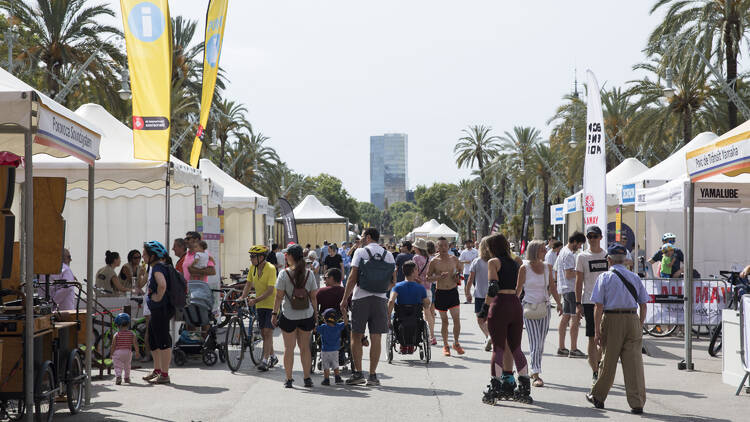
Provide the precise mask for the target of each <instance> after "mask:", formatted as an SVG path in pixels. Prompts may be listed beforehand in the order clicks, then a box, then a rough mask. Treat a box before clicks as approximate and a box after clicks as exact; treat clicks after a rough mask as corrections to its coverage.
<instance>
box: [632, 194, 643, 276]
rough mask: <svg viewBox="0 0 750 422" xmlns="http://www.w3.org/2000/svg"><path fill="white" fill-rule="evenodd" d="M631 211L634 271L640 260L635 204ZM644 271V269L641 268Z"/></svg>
mask: <svg viewBox="0 0 750 422" xmlns="http://www.w3.org/2000/svg"><path fill="white" fill-rule="evenodd" d="M633 213H634V214H635V227H634V228H633V236H634V237H635V239H634V240H635V244H634V245H633V252H635V254H634V255H635V262H633V264H634V265H635V272H636V273H637V272H638V266H639V263H640V262H641V261H640V258H639V257H640V251H639V249H638V211H636V210H635V205H633ZM643 271H644V273H645V271H646V269H645V268H644V269H643Z"/></svg>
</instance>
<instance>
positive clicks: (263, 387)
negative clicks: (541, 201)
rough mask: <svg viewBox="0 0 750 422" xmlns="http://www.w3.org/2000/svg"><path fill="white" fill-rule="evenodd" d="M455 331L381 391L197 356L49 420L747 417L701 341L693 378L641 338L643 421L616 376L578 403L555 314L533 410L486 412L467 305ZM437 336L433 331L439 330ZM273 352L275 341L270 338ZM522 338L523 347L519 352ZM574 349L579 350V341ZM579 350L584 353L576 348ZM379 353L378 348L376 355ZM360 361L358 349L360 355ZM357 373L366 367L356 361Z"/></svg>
mask: <svg viewBox="0 0 750 422" xmlns="http://www.w3.org/2000/svg"><path fill="white" fill-rule="evenodd" d="M461 312H462V324H463V332H464V333H465V334H464V335H463V337H462V339H461V343H462V344H463V346H464V348H465V349H466V355H464V356H451V357H443V356H442V353H441V351H440V350H439V349H433V351H434V353H433V358H434V361H433V362H431V363H430V364H429V366H425V365H424V364H423V363H421V362H420V361H419V360H418V358H419V356H417V355H416V354H415V355H412V356H406V357H402V356H399V355H396V356H395V358H394V361H393V364H390V365H389V364H388V363H382V362H381V364H380V366H379V368H378V376H379V377H380V379H381V382H382V386H380V387H375V388H370V387H364V386H357V387H344V386H341V387H339V386H336V387H323V386H320V385H319V384H320V381H321V380H322V376H321V375H315V376H314V377H313V380H314V382H315V387H314V388H312V389H304V388H302V387H301V384H302V373H301V371H299V370H298V369H299V360H298V359H296V361H295V365H297V367H296V368H295V369H297V370H295V374H294V378H295V381H296V384H295V386H296V387H295V389H293V390H288V389H284V388H283V387H282V381H283V380H284V374H283V369H281V368H277V369H273V370H271V371H270V372H267V373H264V374H260V373H258V372H257V371H256V370H255V369H254V368H252V367H251V364H250V362H249V361H250V359H249V358H247V355H246V359H245V361H246V363H245V364H244V365H243V366H244V368H243V369H242V370H241V371H239V372H238V373H236V374H232V373H230V372H229V371H228V369H227V368H226V366H224V365H222V364H221V363H218V364H217V365H216V366H214V367H212V368H207V367H205V366H204V365H203V364H202V362H200V360H194V361H192V362H189V363H188V365H187V366H186V367H184V368H176V369H172V370H171V371H170V375H171V377H172V380H173V383H172V384H171V385H169V386H165V385H160V386H151V385H147V384H146V383H145V382H143V381H141V380H140V377H141V376H142V375H144V374H145V373H146V372H147V370H146V369H141V370H136V371H134V372H135V373H134V374H133V379H134V380H137V382H136V383H135V384H134V385H131V386H125V385H123V386H115V385H114V379H113V378H112V379H109V380H106V381H96V382H95V383H94V397H93V400H92V403H93V404H92V406H91V407H90V408H88V409H86V410H85V411H84V413H82V414H81V415H79V416H76V417H70V416H68V412H67V408H64V405H63V404H59V405H58V411H57V414H56V417H57V418H59V419H60V420H75V421H76V422H77V421H101V420H110V421H115V420H122V421H239V420H248V419H252V420H261V421H285V420H292V419H297V420H317V419H322V418H326V419H327V420H358V421H360V420H361V421H369V420H377V421H383V420H393V419H394V418H399V419H401V420H420V421H421V420H427V419H429V420H435V421H439V420H446V421H463V420H487V421H489V420H495V418H498V417H503V418H504V419H506V420H526V421H528V420H530V418H536V419H543V420H544V421H545V422H547V421H554V420H586V419H591V420H604V419H607V420H618V421H619V420H642V419H643V418H648V419H649V420H657V421H674V422H677V421H686V420H700V421H739V420H747V417H748V416H747V415H748V413H747V409H748V408H750V407H749V406H750V397H748V396H747V395H745V394H743V395H741V396H739V397H735V396H734V388H733V387H731V386H729V385H725V384H722V383H721V360H720V359H718V358H710V357H709V356H708V353H707V352H706V341H705V340H704V341H699V342H697V343H696V345H695V349H694V350H695V351H694V355H695V368H696V371H695V372H689V373H688V372H684V371H678V370H677V362H678V361H679V360H680V359H681V357H680V356H681V354H682V343H681V341H680V339H679V338H668V339H656V338H652V337H646V340H647V341H648V343H649V346H650V350H651V351H652V353H651V354H652V356H645V355H644V363H645V369H646V384H647V387H648V396H647V397H648V401H647V403H646V407H645V412H646V413H645V414H644V415H643V416H634V415H631V414H630V413H629V408H628V405H627V403H626V401H625V393H624V389H623V384H622V382H623V381H622V376H621V374H619V373H618V376H617V378H616V380H615V386H614V388H613V389H612V391H611V393H610V396H609V398H608V399H607V402H606V407H607V409H606V410H596V409H594V408H593V407H592V406H591V405H589V403H588V402H586V400H585V398H584V394H585V393H586V392H588V390H589V387H590V385H591V372H590V369H589V368H588V364H587V362H586V360H585V359H569V358H561V357H557V356H553V353H554V352H555V351H556V349H557V321H558V319H557V317H554V321H553V323H552V327H551V330H550V333H549V335H548V337H547V343H546V348H545V355H544V360H543V364H542V369H543V373H542V376H543V378H544V380H545V382H546V386H545V387H543V388H533V389H532V397H533V398H534V404H532V405H525V404H520V403H515V402H499V403H498V405H496V406H494V407H492V406H488V405H485V404H482V402H481V396H482V390H483V389H484V388H485V385H486V384H487V383H488V380H489V357H490V354H489V353H487V352H485V351H484V350H483V343H484V338H483V336H482V334H481V332H480V331H479V329H478V328H477V326H476V323H475V319H474V316H473V314H471V312H473V305H462V307H461ZM437 330H438V331H439V324H438V328H437ZM275 343H276V347H277V349H276V350H277V352H278V351H280V350H281V336H280V334H279V333H278V332H277V335H276V342H275ZM527 345H528V343H527V342H526V339H525V338H524V350H526V351H527V350H528V346H527ZM581 346H585V343H582V344H581ZM580 348H581V349H584V350H585V347H580ZM383 353H384V356H385V351H384V352H383ZM365 355H367V353H365ZM364 367H365V368H367V367H368V364H367V362H365V363H364Z"/></svg>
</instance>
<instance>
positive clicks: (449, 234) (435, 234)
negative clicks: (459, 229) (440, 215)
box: [427, 224, 458, 241]
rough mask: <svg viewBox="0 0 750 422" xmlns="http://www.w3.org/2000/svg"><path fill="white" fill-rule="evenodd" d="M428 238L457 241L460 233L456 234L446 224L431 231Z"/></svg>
mask: <svg viewBox="0 0 750 422" xmlns="http://www.w3.org/2000/svg"><path fill="white" fill-rule="evenodd" d="M427 237H428V238H430V239H438V238H441V237H444V238H446V239H448V240H451V241H455V240H456V239H458V233H456V232H455V231H454V230H453V229H451V228H450V227H448V226H446V225H445V224H441V225H439V226H438V227H437V228H436V229H435V230H433V231H431V232H430V233H429V234H428V235H427Z"/></svg>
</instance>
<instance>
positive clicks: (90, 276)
mask: <svg viewBox="0 0 750 422" xmlns="http://www.w3.org/2000/svg"><path fill="white" fill-rule="evenodd" d="M94 165H95V164H91V165H90V166H89V192H88V194H89V197H88V206H89V208H88V220H89V221H88V241H87V243H86V280H87V283H86V356H85V361H86V396H85V398H86V405H87V406H88V405H90V404H91V347H92V345H93V343H94V335H93V331H92V329H93V321H92V315H91V314H92V312H93V303H92V300H91V299H92V298H93V297H94V289H93V288H92V287H91V286H92V285H93V283H94V195H95V193H96V192H95V190H94V189H95V187H94V173H95V170H94Z"/></svg>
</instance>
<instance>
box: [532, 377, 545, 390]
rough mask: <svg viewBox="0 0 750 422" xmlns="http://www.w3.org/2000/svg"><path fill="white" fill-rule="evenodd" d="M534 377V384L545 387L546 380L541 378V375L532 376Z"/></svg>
mask: <svg viewBox="0 0 750 422" xmlns="http://www.w3.org/2000/svg"><path fill="white" fill-rule="evenodd" d="M532 378H534V383H533V384H532V385H533V386H534V387H544V381H542V379H541V378H539V375H536V376H532Z"/></svg>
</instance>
